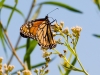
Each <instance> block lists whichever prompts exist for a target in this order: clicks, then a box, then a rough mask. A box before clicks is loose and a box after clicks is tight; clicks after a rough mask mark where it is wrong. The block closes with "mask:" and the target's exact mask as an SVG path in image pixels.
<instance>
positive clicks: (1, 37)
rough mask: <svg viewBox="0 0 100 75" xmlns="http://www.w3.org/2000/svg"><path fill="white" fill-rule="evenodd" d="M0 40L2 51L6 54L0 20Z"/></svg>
mask: <svg viewBox="0 0 100 75" xmlns="http://www.w3.org/2000/svg"><path fill="white" fill-rule="evenodd" d="M0 40H1V43H2V46H3V49H4V52H5V54H6V55H7V50H6V46H5V38H4V33H3V29H2V23H1V21H0Z"/></svg>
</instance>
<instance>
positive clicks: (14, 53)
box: [0, 22, 27, 69]
mask: <svg viewBox="0 0 100 75" xmlns="http://www.w3.org/2000/svg"><path fill="white" fill-rule="evenodd" d="M0 25H1V27H2V29H3V31H4V34H5V36H6V39H7V41H8V43H9V45H10V47H11V50H12V52H13V55H14V56H15V57H16V58H17V60H18V61H19V62H20V64H21V65H22V66H23V68H24V69H27V68H26V67H25V65H24V64H23V63H22V62H21V60H20V59H19V57H18V56H17V54H16V51H15V49H14V48H13V46H12V44H11V42H10V39H9V37H8V35H7V32H6V30H5V29H4V27H3V26H2V23H1V22H0Z"/></svg>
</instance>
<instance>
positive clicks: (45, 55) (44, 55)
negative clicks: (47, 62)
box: [43, 51, 52, 58]
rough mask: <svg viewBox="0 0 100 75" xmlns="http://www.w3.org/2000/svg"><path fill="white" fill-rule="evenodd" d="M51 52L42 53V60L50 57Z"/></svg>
mask: <svg viewBox="0 0 100 75" xmlns="http://www.w3.org/2000/svg"><path fill="white" fill-rule="evenodd" d="M51 54H52V52H47V51H43V58H45V57H47V56H50V55H51Z"/></svg>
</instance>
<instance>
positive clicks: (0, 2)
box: [0, 0, 5, 9]
mask: <svg viewBox="0 0 100 75" xmlns="http://www.w3.org/2000/svg"><path fill="white" fill-rule="evenodd" d="M4 2H5V0H1V1H0V9H1V8H2V6H3V4H4Z"/></svg>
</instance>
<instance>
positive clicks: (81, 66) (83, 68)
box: [76, 56, 89, 75]
mask: <svg viewBox="0 0 100 75" xmlns="http://www.w3.org/2000/svg"><path fill="white" fill-rule="evenodd" d="M76 58H77V60H78V62H79V64H80V66H81V68H82V70H83V72H84V73H85V74H86V75H89V74H88V73H87V72H86V70H85V69H84V67H83V66H82V64H81V62H80V60H79V58H78V57H77V56H76Z"/></svg>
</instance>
